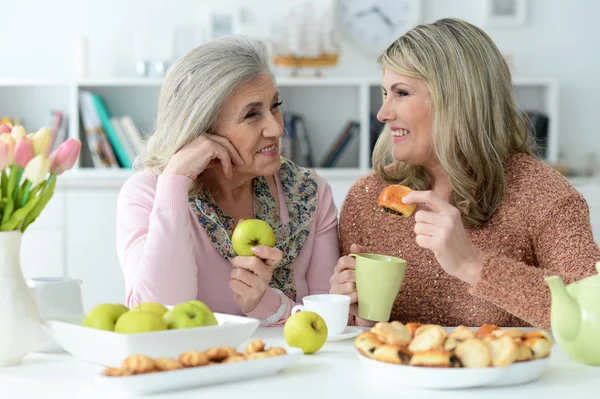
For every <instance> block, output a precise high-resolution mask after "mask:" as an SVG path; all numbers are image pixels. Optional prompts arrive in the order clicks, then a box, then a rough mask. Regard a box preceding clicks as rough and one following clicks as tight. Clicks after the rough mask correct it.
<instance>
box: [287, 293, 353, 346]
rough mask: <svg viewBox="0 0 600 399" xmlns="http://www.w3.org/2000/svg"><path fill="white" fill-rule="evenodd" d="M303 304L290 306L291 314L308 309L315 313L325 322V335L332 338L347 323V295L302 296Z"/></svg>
mask: <svg viewBox="0 0 600 399" xmlns="http://www.w3.org/2000/svg"><path fill="white" fill-rule="evenodd" d="M302 303H303V304H304V305H296V306H294V307H293V308H292V312H291V313H292V314H294V313H296V312H299V311H302V310H309V311H311V312H315V313H317V314H318V315H319V316H321V317H322V318H323V320H325V323H326V324H327V337H328V338H333V337H336V336H338V335H340V334H341V333H343V332H344V330H345V329H346V327H347V325H348V315H349V313H350V297H349V296H348V295H337V294H320V295H309V296H305V297H304V298H302Z"/></svg>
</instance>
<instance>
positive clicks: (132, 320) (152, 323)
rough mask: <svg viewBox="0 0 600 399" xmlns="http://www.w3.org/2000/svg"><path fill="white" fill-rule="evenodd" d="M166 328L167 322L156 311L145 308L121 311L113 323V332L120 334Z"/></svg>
mask: <svg viewBox="0 0 600 399" xmlns="http://www.w3.org/2000/svg"><path fill="white" fill-rule="evenodd" d="M166 329H167V323H165V321H164V320H163V317H162V316H161V315H159V314H158V313H156V312H150V311H147V310H138V311H135V312H127V313H123V314H122V315H121V317H119V320H117V324H115V332H118V333H121V334H138V333H145V332H152V331H162V330H166Z"/></svg>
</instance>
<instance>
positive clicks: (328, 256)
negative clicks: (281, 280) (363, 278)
mask: <svg viewBox="0 0 600 399" xmlns="http://www.w3.org/2000/svg"><path fill="white" fill-rule="evenodd" d="M313 234H314V235H315V237H314V244H313V248H312V253H311V254H310V260H309V264H308V269H307V271H306V282H307V284H308V291H309V295H314V294H328V293H329V279H330V278H331V276H332V275H333V269H334V267H335V264H336V263H337V260H338V258H339V255H340V252H339V240H338V214H337V208H336V206H335V203H334V202H333V194H332V192H331V187H330V186H329V184H328V183H327V181H326V180H325V179H323V178H319V205H318V208H317V216H316V225H315V229H314V233H313ZM282 300H285V301H286V304H285V312H284V313H283V315H282V316H281V317H280V318H279V320H278V321H277V322H275V323H273V324H272V325H282V324H284V323H285V321H286V320H287V318H288V317H289V316H290V313H291V310H292V308H293V307H294V306H295V305H296V303H294V301H292V300H291V299H289V298H287V297H284V296H283V297H280V296H279V295H278V294H277V293H276V292H275V290H273V289H272V288H269V289H267V292H266V293H265V295H264V296H263V298H262V299H261V301H260V302H259V304H258V305H257V306H256V308H254V310H252V311H251V312H250V313H248V316H250V317H254V318H256V319H260V320H265V319H267V318H268V317H271V316H272V315H274V314H275V313H277V311H278V310H279V309H280V307H281V305H282V302H281V301H282ZM297 300H298V303H301V301H302V298H297Z"/></svg>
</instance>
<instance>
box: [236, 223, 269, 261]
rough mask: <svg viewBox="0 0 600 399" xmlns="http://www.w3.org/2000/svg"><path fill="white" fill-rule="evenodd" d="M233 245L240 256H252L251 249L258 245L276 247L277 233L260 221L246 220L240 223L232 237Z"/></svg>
mask: <svg viewBox="0 0 600 399" xmlns="http://www.w3.org/2000/svg"><path fill="white" fill-rule="evenodd" d="M231 245H232V246H233V250H234V251H235V252H236V253H237V254H238V255H239V256H252V255H254V253H253V252H252V250H251V249H250V248H252V247H255V246H257V245H265V246H267V247H274V246H275V233H274V232H273V229H272V228H271V226H269V224H268V223H267V222H265V221H262V220H260V219H246V220H244V221H242V222H241V223H238V225H237V226H235V229H234V230H233V234H232V235H231Z"/></svg>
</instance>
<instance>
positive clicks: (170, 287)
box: [117, 172, 198, 307]
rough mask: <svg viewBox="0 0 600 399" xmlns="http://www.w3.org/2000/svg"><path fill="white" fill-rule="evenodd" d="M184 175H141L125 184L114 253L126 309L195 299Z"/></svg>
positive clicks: (188, 180) (120, 201) (188, 182)
mask: <svg viewBox="0 0 600 399" xmlns="http://www.w3.org/2000/svg"><path fill="white" fill-rule="evenodd" d="M191 182H192V181H191V180H190V179H189V178H187V177H185V176H178V175H160V176H159V177H158V181H156V180H155V178H154V177H152V176H151V175H150V174H148V173H147V172H141V173H138V174H137V175H135V176H134V177H132V178H131V179H130V180H128V181H127V183H125V185H124V186H123V188H122V189H121V191H120V193H119V198H118V202H117V254H118V257H119V262H120V264H121V267H122V269H123V273H124V276H125V285H126V290H127V301H126V303H127V306H129V307H132V306H135V305H136V304H138V303H140V302H147V301H155V302H159V303H163V304H166V305H175V304H177V303H180V302H185V301H189V300H192V299H196V296H197V294H198V280H197V272H198V270H197V266H196V262H195V259H194V250H193V242H192V234H191V232H192V226H191V221H190V216H189V206H188V190H189V187H190V184H191Z"/></svg>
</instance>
